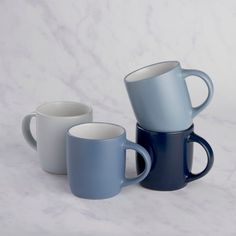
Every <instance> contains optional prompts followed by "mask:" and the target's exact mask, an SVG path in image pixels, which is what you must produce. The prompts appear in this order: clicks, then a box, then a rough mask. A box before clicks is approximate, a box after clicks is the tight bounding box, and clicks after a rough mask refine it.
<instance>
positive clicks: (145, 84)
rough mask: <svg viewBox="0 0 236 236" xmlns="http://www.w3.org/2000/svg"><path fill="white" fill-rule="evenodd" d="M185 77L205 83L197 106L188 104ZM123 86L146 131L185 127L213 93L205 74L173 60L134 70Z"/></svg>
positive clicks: (207, 102) (168, 130) (173, 129)
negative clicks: (206, 93) (183, 66)
mask: <svg viewBox="0 0 236 236" xmlns="http://www.w3.org/2000/svg"><path fill="white" fill-rule="evenodd" d="M188 76H198V77H200V78H201V79H202V80H203V81H204V82H205V83H206V85H207V88H208V96H207V98H206V100H205V101H204V102H203V103H202V104H201V105H200V106H197V107H192V104H191V100H190V96H189V93H188V89H187V85H186V82H185V78H186V77H188ZM125 85H126V89H127V92H128V95H129V99H130V101H131V104H132V107H133V111H134V113H135V116H136V119H137V121H138V123H139V124H140V125H141V126H142V127H143V128H145V129H147V130H151V131H159V132H173V131H181V130H186V129H188V128H189V127H190V126H191V125H192V123H193V118H194V117H195V116H196V115H197V114H199V113H200V112H201V111H202V110H203V109H204V108H206V106H207V105H208V104H209V102H210V101H211V99H212V96H213V93H214V88H213V84H212V81H211V79H210V78H209V76H208V75H207V74H205V73H204V72H202V71H199V70H186V69H182V68H181V66H180V63H179V62H177V61H166V62H160V63H156V64H152V65H149V66H146V67H143V68H141V69H138V70H136V71H134V72H132V73H130V74H128V75H127V76H126V77H125Z"/></svg>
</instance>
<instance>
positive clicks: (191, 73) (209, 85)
mask: <svg viewBox="0 0 236 236" xmlns="http://www.w3.org/2000/svg"><path fill="white" fill-rule="evenodd" d="M182 75H183V77H184V78H186V77H188V76H197V77H199V78H201V79H202V80H203V81H204V82H205V83H206V85H207V88H208V95H207V98H206V99H205V101H204V102H203V103H202V104H201V105H199V106H197V107H193V108H192V118H194V117H195V116H196V115H197V114H198V113H200V112H201V111H202V110H203V109H204V108H206V107H207V105H208V104H209V103H210V101H211V99H212V97H213V93H214V86H213V83H212V81H211V79H210V77H209V76H208V75H207V74H206V73H204V72H202V71H200V70H187V69H183V70H182Z"/></svg>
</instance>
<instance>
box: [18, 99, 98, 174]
mask: <svg viewBox="0 0 236 236" xmlns="http://www.w3.org/2000/svg"><path fill="white" fill-rule="evenodd" d="M92 113H93V112H92V108H91V107H90V106H87V105H85V104H82V103H77V102H67V101H61V102H50V103H45V104H43V105H41V106H39V107H38V108H37V109H36V111H35V112H32V113H30V114H29V115H26V116H25V117H24V119H23V121H22V131H23V135H24V137H25V139H26V141H27V142H28V144H29V145H30V146H31V147H33V148H34V149H35V150H37V153H38V156H39V158H40V163H41V167H42V169H43V170H45V171H47V172H50V173H53V174H66V173H67V167H66V133H67V130H68V129H69V128H70V127H72V126H74V125H77V124H82V123H87V122H92V119H93V114H92ZM32 117H36V140H35V139H34V137H33V136H32V133H31V130H30V121H31V119H32Z"/></svg>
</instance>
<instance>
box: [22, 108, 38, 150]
mask: <svg viewBox="0 0 236 236" xmlns="http://www.w3.org/2000/svg"><path fill="white" fill-rule="evenodd" d="M35 116H36V113H34V112H32V113H30V114H29V115H26V116H25V117H24V119H23V121H22V133H23V136H24V138H25V140H26V142H27V143H28V144H29V145H30V146H31V147H32V148H33V149H35V150H36V149H37V142H36V140H35V139H34V137H33V135H32V133H31V130H30V121H31V119H32V118H33V117H35Z"/></svg>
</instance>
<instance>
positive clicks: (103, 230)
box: [0, 0, 236, 236]
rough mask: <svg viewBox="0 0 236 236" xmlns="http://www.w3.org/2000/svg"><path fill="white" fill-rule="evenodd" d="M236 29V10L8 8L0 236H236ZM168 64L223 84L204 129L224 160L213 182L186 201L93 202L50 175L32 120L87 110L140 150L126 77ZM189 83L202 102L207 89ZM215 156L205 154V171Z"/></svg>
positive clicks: (161, 2) (159, 195)
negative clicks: (44, 111)
mask: <svg viewBox="0 0 236 236" xmlns="http://www.w3.org/2000/svg"><path fill="white" fill-rule="evenodd" d="M235 25H236V2H235V1H234V0H224V1H223V0H199V1H194V0H179V1H174V0H172V1H171V0H157V1H155V0H119V1H111V0H107V1H105V0H99V1H96V0H77V1H76V0H74V1H72V0H67V1H66V0H48V1H46V0H45V1H43V0H0V111H1V115H0V127H1V132H0V140H1V144H0V234H1V235H4V236H8V235H57V236H58V235H68V236H69V235H98V236H100V235H103V236H106V235H111V234H112V235H136V236H138V235H143V234H144V233H146V234H148V235H175V236H178V235H181V236H182V235H190V234H192V235H196V236H198V235H212V234H214V235H236V156H235V151H236V148H235V139H236V135H235V132H236V120H235V115H236V106H235V105H236V100H235V99H236V93H235V91H236V82H235V78H234V77H235V74H236V66H235V65H234V64H235V61H236V44H235V42H236V27H235ZM164 60H179V61H180V62H181V64H182V66H183V67H184V68H193V69H200V70H203V71H205V72H206V73H208V74H209V76H210V77H211V78H212V80H213V82H214V85H215V96H214V99H213V102H212V103H211V104H210V106H209V107H208V108H207V109H206V110H204V111H203V112H202V113H201V114H200V115H199V116H198V118H196V119H195V127H196V132H197V133H198V134H200V135H202V136H203V137H205V138H206V139H207V140H208V141H209V142H210V143H211V144H212V147H213V148H214V151H215V164H214V168H213V169H212V171H211V172H210V173H209V174H208V175H207V176H206V177H204V178H203V179H201V180H199V181H196V182H194V183H192V184H189V185H188V187H186V188H185V189H182V190H180V191H175V192H155V191H149V190H146V189H143V188H141V187H139V186H132V187H129V188H125V189H123V191H122V193H121V194H120V195H118V196H117V197H115V198H112V199H109V200H104V201H88V200H82V199H79V198H76V197H74V196H73V195H71V194H70V192H69V188H68V185H67V180H66V177H65V176H54V175H50V174H47V173H44V172H43V171H42V170H41V169H40V167H39V163H38V159H37V155H36V153H35V152H34V151H33V150H32V149H30V147H28V146H27V144H26V143H25V141H24V140H23V138H22V134H21V120H22V118H23V116H24V115H25V114H27V113H29V112H31V111H33V110H34V108H35V107H36V106H37V105H39V104H41V103H43V102H46V101H53V100H74V101H80V102H85V103H88V104H91V105H92V106H93V108H94V114H95V115H94V118H95V120H97V121H110V122H114V123H118V124H121V125H123V126H124V127H126V129H127V132H128V137H129V138H130V139H132V140H134V126H135V118H134V115H133V112H132V110H131V106H130V103H129V101H128V96H127V94H126V91H125V87H124V83H123V78H124V76H125V75H126V74H127V73H129V72H131V71H132V70H135V69H137V68H139V67H142V66H144V65H148V64H151V63H155V62H159V61H164ZM188 85H189V90H190V94H191V97H192V102H193V104H194V105H197V104H199V103H201V102H202V101H203V99H204V98H205V96H206V93H207V90H206V87H205V86H204V84H203V82H201V80H199V79H197V78H190V79H189V80H188ZM204 155H205V154H204V151H203V150H202V149H201V148H200V147H199V146H198V145H196V149H195V161H194V171H199V170H201V169H202V168H203V167H204V164H205V159H204ZM133 157H134V155H133V153H131V152H130V153H128V161H127V169H128V170H127V172H128V175H131V176H133V175H134V174H135V171H134V158H133Z"/></svg>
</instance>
